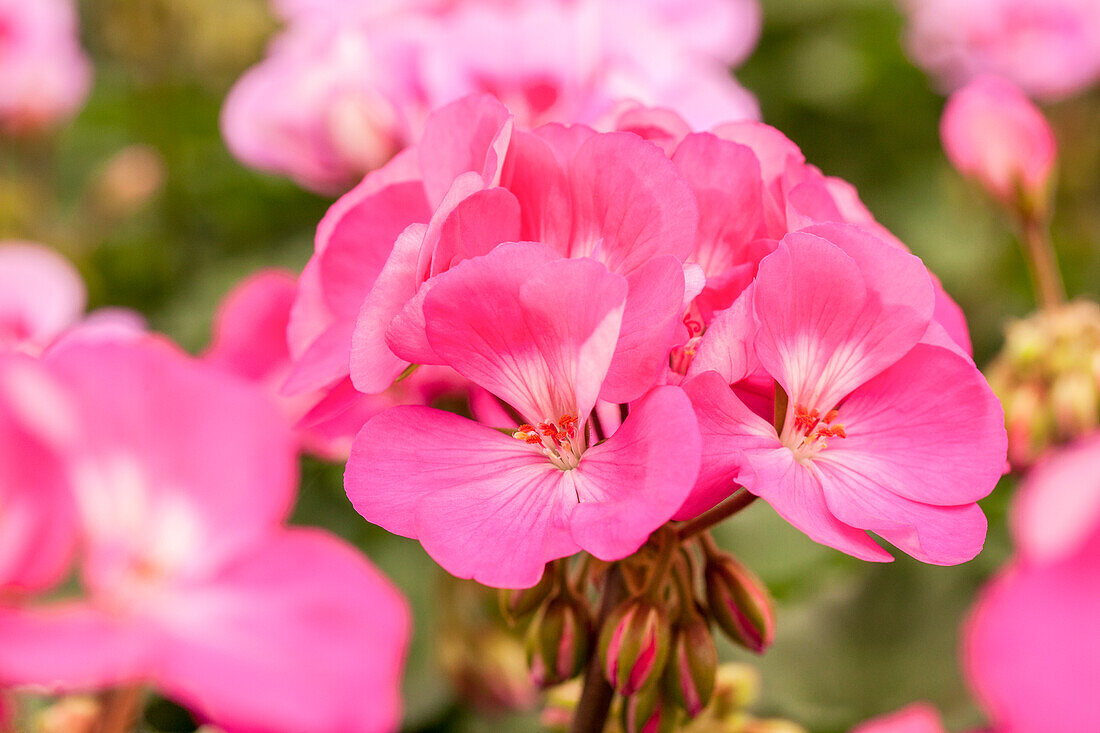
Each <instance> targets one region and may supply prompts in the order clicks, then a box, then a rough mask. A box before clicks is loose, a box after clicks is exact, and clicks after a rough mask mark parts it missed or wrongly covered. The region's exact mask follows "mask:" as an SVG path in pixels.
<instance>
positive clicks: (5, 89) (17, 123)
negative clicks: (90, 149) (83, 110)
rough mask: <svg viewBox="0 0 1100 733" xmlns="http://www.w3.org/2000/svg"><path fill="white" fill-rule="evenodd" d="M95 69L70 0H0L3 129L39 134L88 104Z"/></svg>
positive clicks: (0, 118) (0, 124) (0, 114)
mask: <svg viewBox="0 0 1100 733" xmlns="http://www.w3.org/2000/svg"><path fill="white" fill-rule="evenodd" d="M91 78H92V70H91V63H90V62H89V60H88V57H87V56H85V55H84V52H83V50H81V48H80V43H79V37H78V28H77V16H76V8H75V6H74V3H73V2H72V1H71V0H35V1H34V2H23V1H22V0H0V131H6V132H13V133H23V132H32V131H35V130H39V129H41V128H43V127H47V126H49V125H52V124H56V123H58V122H61V121H63V120H65V119H67V118H68V117H70V116H71V115H73V114H74V113H75V112H76V111H77V110H78V109H79V108H80V106H81V105H82V104H83V103H84V99H85V97H86V96H87V95H88V88H89V86H90V85H91Z"/></svg>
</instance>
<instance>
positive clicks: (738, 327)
mask: <svg viewBox="0 0 1100 733" xmlns="http://www.w3.org/2000/svg"><path fill="white" fill-rule="evenodd" d="M753 287H754V286H752V285H750V286H749V287H748V288H747V289H746V290H745V292H744V293H742V294H741V297H740V298H738V299H737V300H736V301H734V304H733V305H732V306H730V307H729V308H727V309H726V310H724V311H721V312H720V313H718V315H717V316H716V317H715V319H714V321H713V322H711V324H710V326H708V327H707V331H706V333H705V334H704V335H703V340H702V342H701V343H700V344H699V348H698V351H697V352H696V354H695V359H694V360H693V361H692V362H691V368H690V369H689V370H688V376H695V375H696V374H702V373H703V372H707V371H714V372H717V373H718V374H719V375H720V376H721V377H722V379H723V380H724V381H725V383H726V385H727V386H728V385H731V384H735V383H737V382H740V381H741V380H742V379H745V378H747V377H748V376H749V375H750V374H753V373H754V372H756V371H758V370H759V369H760V361H759V359H757V356H756V351H755V349H754V348H753V340H754V338H755V336H756V322H755V320H754V319H753V316H752V302H753Z"/></svg>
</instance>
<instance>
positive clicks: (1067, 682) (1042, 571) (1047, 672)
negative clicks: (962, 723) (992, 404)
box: [963, 435, 1100, 733]
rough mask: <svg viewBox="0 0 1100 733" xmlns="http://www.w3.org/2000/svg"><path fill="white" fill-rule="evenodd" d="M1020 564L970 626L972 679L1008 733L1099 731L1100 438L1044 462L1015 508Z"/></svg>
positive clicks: (967, 657) (1005, 574)
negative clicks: (1097, 625)
mask: <svg viewBox="0 0 1100 733" xmlns="http://www.w3.org/2000/svg"><path fill="white" fill-rule="evenodd" d="M1012 520H1013V522H1012V526H1013V529H1014V530H1015V531H1014V535H1015V537H1016V543H1017V557H1016V558H1015V559H1014V560H1013V561H1012V562H1010V563H1009V565H1008V566H1007V567H1006V568H1004V569H1003V570H1002V571H1001V572H1000V573H999V574H998V576H997V577H996V578H995V579H994V580H993V582H992V583H991V584H990V585H988V586H987V587H986V588H985V589H984V590H983V591H982V594H981V597H980V599H979V601H978V603H977V605H976V606H975V608H974V610H973V611H972V613H971V617H970V619H969V621H968V622H967V624H966V627H965V630H964V640H963V658H964V663H965V668H966V671H967V677H968V679H969V681H970V683H971V687H972V688H973V689H974V692H975V694H976V695H977V697H978V699H979V700H980V701H982V703H983V706H984V707H985V709H986V711H987V712H988V713H989V716H990V718H991V719H992V721H993V722H994V724H995V728H996V729H997V730H998V731H1003V733H1031V732H1032V731H1045V730H1066V731H1070V730H1073V731H1077V730H1081V731H1085V730H1096V729H1098V728H1100V707H1098V706H1097V705H1096V700H1095V690H1096V687H1097V684H1100V635H1097V633H1096V619H1097V618H1098V617H1100V436H1097V435H1093V436H1090V437H1088V438H1085V439H1084V440H1082V441H1080V442H1079V443H1077V444H1075V445H1074V446H1072V447H1070V448H1067V449H1065V450H1064V451H1062V452H1060V453H1056V454H1053V455H1051V456H1049V457H1048V458H1047V459H1045V460H1044V461H1042V462H1041V463H1040V464H1038V465H1037V466H1036V467H1035V468H1034V470H1033V472H1032V473H1031V474H1030V475H1029V476H1028V477H1027V479H1026V480H1025V482H1024V484H1023V486H1021V488H1020V493H1019V495H1018V497H1017V500H1016V503H1015V505H1014V506H1013V511H1012Z"/></svg>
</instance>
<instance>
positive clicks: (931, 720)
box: [852, 703, 946, 733]
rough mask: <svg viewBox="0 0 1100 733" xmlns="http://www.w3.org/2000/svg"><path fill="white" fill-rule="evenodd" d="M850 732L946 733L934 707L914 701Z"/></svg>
mask: <svg viewBox="0 0 1100 733" xmlns="http://www.w3.org/2000/svg"><path fill="white" fill-rule="evenodd" d="M852 733H946V732H945V731H944V728H943V721H941V720H940V714H939V713H938V712H936V709H935V708H933V707H932V706H931V705H928V704H926V703H914V704H912V705H909V706H907V707H904V708H902V709H901V710H898V711H897V712H894V713H890V714H889V715H884V716H882V717H880V718H875V719H874V720H869V721H867V722H866V723H863V724H862V725H859V726H857V727H855V728H853V729H852Z"/></svg>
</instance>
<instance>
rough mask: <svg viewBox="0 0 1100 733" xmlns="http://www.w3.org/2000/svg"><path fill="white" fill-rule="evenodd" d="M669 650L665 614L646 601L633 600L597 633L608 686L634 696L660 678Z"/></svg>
mask: <svg viewBox="0 0 1100 733" xmlns="http://www.w3.org/2000/svg"><path fill="white" fill-rule="evenodd" d="M671 646H672V631H671V629H670V628H669V622H668V614H667V613H666V612H665V609H664V608H663V607H662V606H660V605H659V604H657V603H655V602H653V601H651V600H649V599H646V598H632V599H630V600H627V601H625V602H624V603H622V604H621V605H620V606H619V607H618V608H617V609H615V611H614V612H613V613H612V614H611V617H610V618H609V619H608V620H607V623H606V624H605V625H604V627H603V629H602V630H601V632H600V664H601V665H602V667H603V671H604V675H605V676H606V677H607V681H608V682H610V683H611V686H612V687H614V688H615V689H616V690H618V691H619V693H620V694H622V695H623V696H629V695H633V694H634V693H635V692H637V691H638V690H640V689H642V688H643V687H646V686H647V685H649V684H650V683H651V682H655V681H656V680H657V679H659V678H660V676H661V672H663V671H664V668H665V663H666V662H667V661H668V654H669V649H670V648H671Z"/></svg>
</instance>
